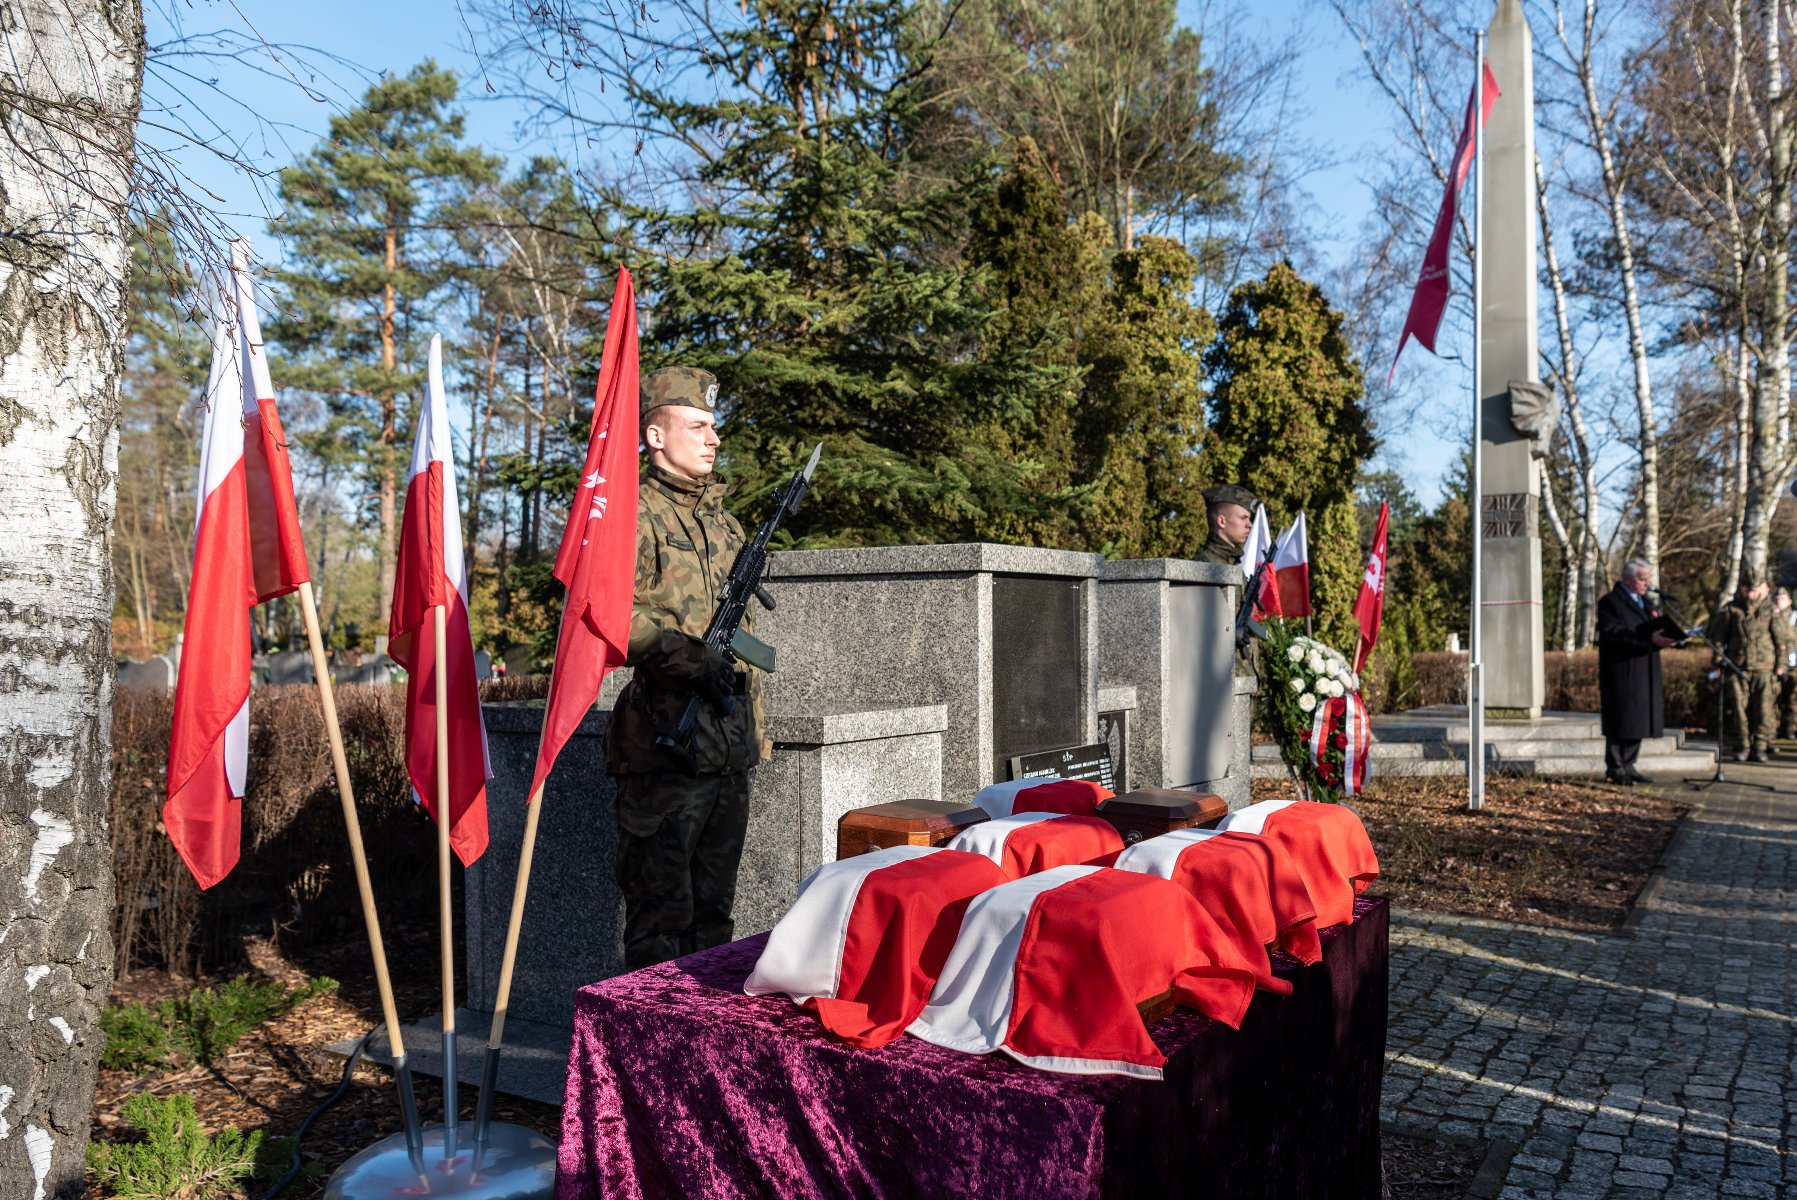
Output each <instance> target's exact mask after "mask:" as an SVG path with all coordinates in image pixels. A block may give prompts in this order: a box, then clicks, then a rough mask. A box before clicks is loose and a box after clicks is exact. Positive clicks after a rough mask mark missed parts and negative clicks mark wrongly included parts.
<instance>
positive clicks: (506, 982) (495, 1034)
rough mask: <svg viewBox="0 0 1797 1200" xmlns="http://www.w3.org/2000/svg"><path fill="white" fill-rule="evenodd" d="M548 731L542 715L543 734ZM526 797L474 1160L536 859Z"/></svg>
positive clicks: (533, 807)
mask: <svg viewBox="0 0 1797 1200" xmlns="http://www.w3.org/2000/svg"><path fill="white" fill-rule="evenodd" d="M547 730H548V721H547V713H545V720H544V731H545V732H547ZM543 737H544V734H542V733H539V734H538V735H537V753H538V755H539V756H541V754H542V751H543ZM546 786H548V782H547V781H546V780H545V781H544V784H543V785H542V786H539V787H538V788H537V790H536V791H534V792H532V793H531V795H530V803H529V805H527V806H526V811H525V816H524V847H523V849H522V850H520V851H519V853H518V878H517V880H516V881H515V882H514V883H513V884H512V912H511V916H510V917H509V918H508V919H507V921H506V924H505V953H504V954H503V955H502V956H501V957H500V960H499V992H498V995H497V996H496V997H495V998H494V1003H493V1028H492V1030H491V1031H490V1032H489V1033H488V1034H487V1049H486V1054H485V1055H484V1056H483V1058H482V1061H481V1067H480V1104H479V1106H478V1107H477V1108H476V1110H475V1114H474V1148H475V1155H476V1158H477V1160H478V1157H479V1154H480V1152H481V1151H482V1150H483V1149H485V1147H486V1144H487V1127H488V1124H489V1122H490V1121H491V1119H492V1116H493V1092H494V1090H495V1089H496V1088H497V1087H498V1085H499V1054H500V1049H501V1047H502V1046H503V1045H504V1043H505V1010H506V1007H507V1005H509V1004H510V1003H511V999H512V968H513V967H514V966H516V965H517V962H518V936H519V931H520V930H521V929H522V928H523V925H524V898H525V895H526V893H528V892H529V891H530V868H531V863H532V861H533V860H534V858H535V856H536V848H537V818H538V817H540V816H541V815H542V812H543V787H546Z"/></svg>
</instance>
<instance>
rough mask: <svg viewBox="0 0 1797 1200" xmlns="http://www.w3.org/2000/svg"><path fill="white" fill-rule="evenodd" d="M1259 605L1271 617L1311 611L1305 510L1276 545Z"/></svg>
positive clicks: (1308, 542)
mask: <svg viewBox="0 0 1797 1200" xmlns="http://www.w3.org/2000/svg"><path fill="white" fill-rule="evenodd" d="M1260 608H1261V611H1262V612H1264V613H1266V614H1267V615H1268V616H1272V617H1308V616H1309V615H1310V537H1309V535H1308V533H1307V531H1306V530H1305V527H1304V514H1303V513H1299V514H1298V516H1297V519H1296V520H1294V521H1293V522H1292V526H1291V528H1290V529H1287V530H1286V531H1285V532H1284V533H1282V534H1280V535H1279V544H1278V545H1277V546H1275V547H1274V548H1273V569H1272V570H1270V571H1268V572H1267V575H1266V579H1265V581H1264V582H1263V583H1262V584H1261V587H1260Z"/></svg>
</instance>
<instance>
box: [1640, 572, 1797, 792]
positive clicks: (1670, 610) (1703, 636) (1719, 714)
mask: <svg viewBox="0 0 1797 1200" xmlns="http://www.w3.org/2000/svg"><path fill="white" fill-rule="evenodd" d="M1654 599H1655V600H1657V601H1659V605H1660V607H1661V608H1662V609H1664V610H1665V612H1666V615H1667V616H1669V617H1671V618H1672V619H1673V620H1674V621H1676V622H1678V625H1679V628H1680V629H1683V630H1685V631H1686V632H1687V633H1688V634H1689V636H1690V638H1694V639H1696V640H1697V641H1699V642H1701V643H1703V644H1704V645H1706V646H1708V647H1709V648H1710V653H1711V654H1713V655H1715V656H1716V666H1717V676H1716V773H1715V774H1714V775H1711V776H1710V777H1709V778H1708V779H1703V778H1700V777H1698V776H1695V775H1688V776H1686V777H1685V778H1684V779H1682V780H1680V781H1679V782H1681V783H1688V784H1690V785H1691V788H1692V790H1693V791H1696V790H1698V789H1700V788H1707V787H1710V786H1712V785H1714V784H1718V783H1728V782H1730V780H1729V779H1728V778H1727V776H1726V775H1724V774H1723V770H1722V743H1723V742H1724V741H1725V740H1726V739H1725V738H1724V736H1723V735H1724V732H1725V728H1726V727H1725V725H1724V721H1725V720H1726V719H1727V717H1728V696H1727V689H1726V687H1725V686H1724V685H1725V683H1726V682H1727V679H1728V676H1729V675H1731V674H1732V675H1733V676H1734V677H1735V678H1737V679H1740V680H1745V679H1746V678H1747V672H1746V671H1743V670H1742V669H1741V668H1740V666H1739V665H1738V664H1737V663H1736V662H1735V660H1734V659H1732V658H1730V657H1729V656H1728V653H1727V651H1725V650H1723V649H1722V647H1721V646H1718V645H1717V644H1716V643H1715V642H1714V641H1712V640H1711V639H1710V634H1709V627H1708V626H1707V625H1699V626H1695V627H1693V626H1692V624H1691V622H1690V621H1688V620H1686V619H1685V615H1684V614H1683V613H1681V612H1679V610H1678V608H1677V607H1676V606H1674V605H1673V603H1672V602H1671V601H1670V600H1668V599H1667V598H1666V594H1665V593H1664V592H1660V591H1656V592H1654ZM1735 732H1736V733H1737V734H1738V735H1739V736H1740V737H1741V741H1742V744H1743V745H1745V744H1746V740H1747V731H1746V730H1745V729H1738V730H1736V731H1735ZM1734 786H1736V787H1745V788H1754V789H1757V790H1759V791H1762V792H1777V791H1779V789H1778V788H1775V787H1773V786H1772V785H1771V784H1768V783H1740V782H1736V783H1735V785H1734Z"/></svg>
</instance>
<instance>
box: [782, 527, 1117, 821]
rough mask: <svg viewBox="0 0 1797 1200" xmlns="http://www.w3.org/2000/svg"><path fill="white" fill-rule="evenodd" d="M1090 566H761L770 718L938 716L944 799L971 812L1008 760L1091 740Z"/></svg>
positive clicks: (830, 555) (901, 551)
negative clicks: (770, 599)
mask: <svg viewBox="0 0 1797 1200" xmlns="http://www.w3.org/2000/svg"><path fill="white" fill-rule="evenodd" d="M1102 562H1103V560H1102V559H1101V558H1100V557H1099V556H1098V555H1095V554H1080V553H1075V552H1072V551H1065V550H1035V549H1027V548H1024V547H1019V546H998V545H990V544H985V543H969V544H963V545H950V546H883V547H871V548H866V549H855V550H795V551H787V552H783V553H779V554H774V555H771V556H770V561H769V569H768V584H767V586H768V590H769V591H770V592H771V593H772V594H773V595H774V598H775V600H776V601H777V602H778V604H779V607H778V608H777V609H775V611H773V612H770V613H761V614H759V615H758V617H757V625H756V632H757V633H758V634H760V635H762V636H763V637H765V638H766V640H768V641H769V642H771V643H773V645H774V646H775V647H777V648H778V651H779V655H780V658H779V670H778V671H776V672H775V673H774V675H773V676H772V677H771V678H770V679H769V681H768V703H769V707H770V711H774V710H778V709H782V708H793V707H799V708H803V707H806V706H810V705H815V704H817V703H819V702H820V701H827V702H828V703H830V704H832V705H837V706H842V707H845V708H849V709H862V708H873V707H879V706H885V705H920V704H921V705H942V706H944V707H945V709H946V711H947V716H948V726H947V728H946V730H944V732H943V735H942V788H943V796H944V797H945V798H946V799H951V800H953V799H959V798H971V797H972V795H973V793H974V792H975V791H977V790H978V789H979V788H981V787H983V786H984V785H985V784H988V783H992V782H994V781H996V780H1002V779H1004V778H1006V776H1007V770H1006V760H1007V759H1008V758H1010V757H1013V756H1016V755H1021V754H1032V753H1036V752H1038V751H1042V750H1051V749H1054V748H1056V747H1060V746H1079V745H1089V744H1091V743H1093V742H1095V741H1097V739H1098V671H1097V665H1098V664H1097V659H1098V623H1097V619H1096V612H1095V608H1094V601H1095V599H1096V586H1097V577H1098V573H1099V569H1100V567H1101V565H1102Z"/></svg>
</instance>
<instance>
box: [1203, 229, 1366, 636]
mask: <svg viewBox="0 0 1797 1200" xmlns="http://www.w3.org/2000/svg"><path fill="white" fill-rule="evenodd" d="M1204 369H1205V371H1206V373H1207V375H1208V377H1209V380H1210V387H1211V394H1210V432H1209V438H1208V440H1207V442H1206V444H1205V449H1204V458H1205V468H1206V472H1207V474H1208V475H1209V477H1210V479H1211V481H1212V482H1216V483H1224V482H1228V483H1239V484H1241V485H1242V486H1244V487H1246V488H1248V489H1249V490H1251V491H1252V492H1254V494H1255V495H1257V496H1259V497H1260V499H1261V501H1262V502H1263V503H1265V504H1266V506H1267V515H1268V517H1269V519H1270V520H1271V521H1272V522H1273V523H1274V525H1275V526H1276V527H1283V526H1284V525H1285V524H1286V523H1288V522H1289V521H1290V520H1291V518H1292V517H1293V516H1294V515H1296V514H1297V513H1299V512H1303V513H1306V514H1307V519H1308V524H1309V532H1310V585H1311V597H1312V605H1313V607H1314V609H1315V611H1316V625H1317V629H1318V632H1319V634H1320V635H1321V636H1322V637H1323V638H1324V639H1325V640H1327V641H1329V642H1330V644H1332V645H1335V646H1338V647H1340V646H1344V645H1350V644H1351V641H1350V639H1351V638H1352V636H1353V635H1354V630H1355V628H1356V627H1355V625H1354V618H1353V615H1352V607H1353V604H1354V596H1355V594H1356V593H1357V592H1358V590H1359V587H1360V577H1361V573H1362V568H1363V566H1364V563H1363V559H1362V553H1361V545H1360V535H1359V527H1358V523H1357V521H1356V518H1355V512H1354V497H1355V492H1356V489H1357V488H1358V487H1359V484H1360V476H1361V471H1362V470H1363V468H1364V464H1365V463H1366V460H1367V459H1368V458H1369V457H1370V456H1371V455H1372V453H1373V450H1374V449H1375V447H1376V445H1377V443H1376V442H1375V440H1374V438H1373V433H1372V422H1371V419H1370V418H1369V417H1368V415H1367V411H1366V407H1365V405H1364V404H1363V403H1362V398H1363V395H1364V388H1363V384H1362V377H1361V372H1360V364H1359V363H1358V362H1356V361H1355V358H1354V354H1353V352H1352V350H1350V349H1349V346H1348V341H1347V337H1346V335H1345V333H1344V331H1343V328H1342V315H1341V314H1340V313H1339V312H1337V311H1335V310H1334V309H1332V308H1330V307H1329V302H1328V300H1327V299H1325V298H1324V296H1323V293H1322V290H1321V289H1320V288H1318V287H1317V286H1316V285H1315V284H1313V283H1311V282H1309V281H1308V280H1306V279H1303V278H1302V277H1300V276H1299V275H1298V273H1297V271H1295V270H1293V269H1292V266H1291V264H1290V263H1284V262H1281V263H1276V264H1274V266H1273V267H1272V269H1271V270H1269V271H1268V272H1267V274H1266V276H1265V277H1264V278H1261V279H1257V280H1253V281H1251V282H1248V283H1245V284H1242V285H1241V286H1240V287H1238V288H1236V289H1235V291H1234V292H1232V293H1231V294H1230V298H1229V306H1228V308H1227V310H1226V311H1225V312H1224V314H1223V317H1222V319H1221V320H1220V321H1219V322H1218V326H1217V337H1216V340H1215V341H1214V342H1213V343H1212V344H1211V346H1210V348H1209V349H1208V350H1207V351H1205V355H1204Z"/></svg>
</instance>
